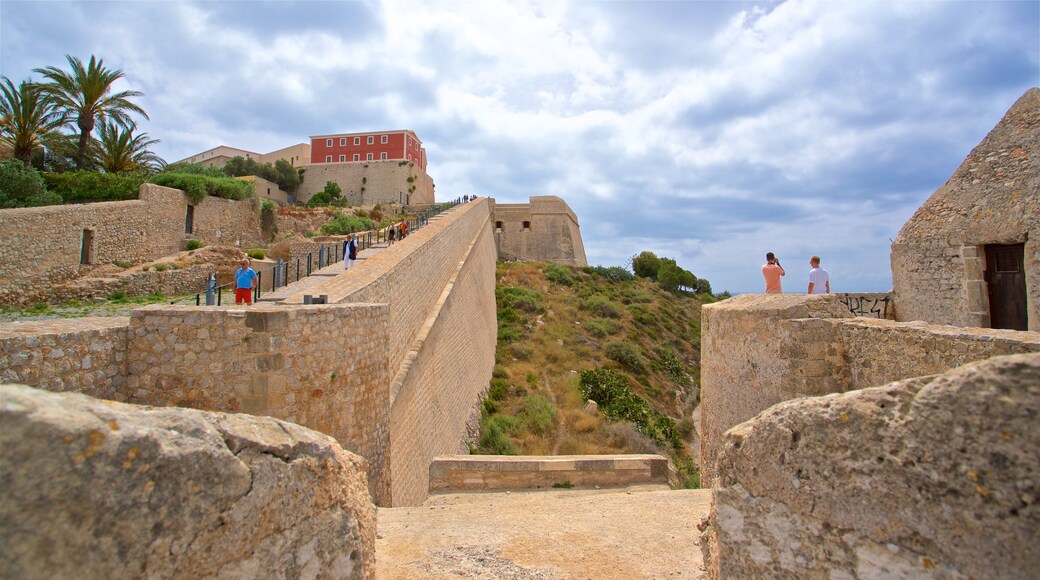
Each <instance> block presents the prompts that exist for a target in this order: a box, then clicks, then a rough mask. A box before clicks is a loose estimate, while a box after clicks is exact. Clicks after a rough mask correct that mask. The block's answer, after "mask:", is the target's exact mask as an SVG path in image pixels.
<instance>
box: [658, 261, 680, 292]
mask: <svg viewBox="0 0 1040 580" xmlns="http://www.w3.org/2000/svg"><path fill="white" fill-rule="evenodd" d="M681 279H682V268H680V267H679V266H676V265H675V263H674V262H672V263H668V262H666V263H664V264H661V267H660V268H658V270H657V283H658V284H660V285H661V288H664V289H665V290H668V291H669V292H675V291H676V290H678V289H679V282H680V280H681Z"/></svg>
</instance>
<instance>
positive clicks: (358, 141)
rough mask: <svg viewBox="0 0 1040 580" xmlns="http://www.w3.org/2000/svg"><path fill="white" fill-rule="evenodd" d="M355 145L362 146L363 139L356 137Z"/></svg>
mask: <svg viewBox="0 0 1040 580" xmlns="http://www.w3.org/2000/svg"><path fill="white" fill-rule="evenodd" d="M354 145H361V137H354Z"/></svg>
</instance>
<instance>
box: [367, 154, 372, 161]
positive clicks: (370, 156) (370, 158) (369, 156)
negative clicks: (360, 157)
mask: <svg viewBox="0 0 1040 580" xmlns="http://www.w3.org/2000/svg"><path fill="white" fill-rule="evenodd" d="M368 160H369V161H372V154H371V153H369V154H368Z"/></svg>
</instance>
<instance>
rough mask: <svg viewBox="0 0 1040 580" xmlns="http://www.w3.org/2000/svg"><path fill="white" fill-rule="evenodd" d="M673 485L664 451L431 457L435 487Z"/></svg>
mask: <svg viewBox="0 0 1040 580" xmlns="http://www.w3.org/2000/svg"><path fill="white" fill-rule="evenodd" d="M639 484H661V485H668V459H666V458H664V457H662V456H660V455H552V456H547V455H530V456H524V457H509V456H502V455H454V456H450V457H435V458H434V459H433V462H432V463H430V492H431V493H451V492H456V491H492V490H504V489H535V488H551V487H553V486H557V487H559V486H565V487H568V486H577V487H583V486H588V487H591V486H600V487H611V486H628V485H639Z"/></svg>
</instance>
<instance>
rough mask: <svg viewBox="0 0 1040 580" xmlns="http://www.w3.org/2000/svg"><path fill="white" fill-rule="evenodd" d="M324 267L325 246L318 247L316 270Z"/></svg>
mask: <svg viewBox="0 0 1040 580" xmlns="http://www.w3.org/2000/svg"><path fill="white" fill-rule="evenodd" d="M324 267H325V244H322V245H320V246H318V269H319V270H321V269H322V268H324Z"/></svg>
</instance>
